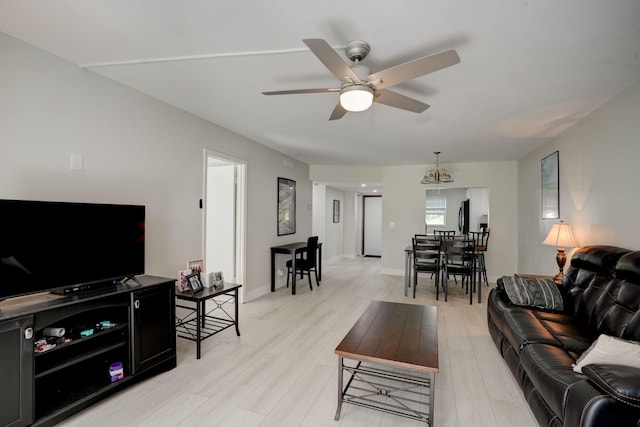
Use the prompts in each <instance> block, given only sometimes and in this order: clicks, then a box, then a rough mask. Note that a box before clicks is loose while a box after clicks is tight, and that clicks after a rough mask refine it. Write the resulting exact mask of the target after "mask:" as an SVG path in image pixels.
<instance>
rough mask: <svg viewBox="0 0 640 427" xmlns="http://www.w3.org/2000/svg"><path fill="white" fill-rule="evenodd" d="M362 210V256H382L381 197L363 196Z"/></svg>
mask: <svg viewBox="0 0 640 427" xmlns="http://www.w3.org/2000/svg"><path fill="white" fill-rule="evenodd" d="M363 204H364V207H363V210H362V223H363V232H362V240H363V242H362V247H363V255H364V256H371V257H380V256H382V197H381V196H364V203H363Z"/></svg>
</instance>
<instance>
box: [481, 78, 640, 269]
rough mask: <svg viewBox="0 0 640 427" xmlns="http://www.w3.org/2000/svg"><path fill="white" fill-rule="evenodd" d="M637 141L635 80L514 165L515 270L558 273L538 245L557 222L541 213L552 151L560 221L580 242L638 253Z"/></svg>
mask: <svg viewBox="0 0 640 427" xmlns="http://www.w3.org/2000/svg"><path fill="white" fill-rule="evenodd" d="M639 136H640V82H638V83H636V84H635V85H634V86H632V87H631V88H629V89H628V90H627V91H625V92H624V93H622V94H621V95H619V96H618V97H616V98H614V99H612V100H611V101H609V102H608V103H607V104H606V105H604V106H602V107H601V108H599V109H598V110H596V111H595V112H593V113H592V114H590V115H589V116H587V117H586V118H584V119H583V120H582V121H581V122H579V123H578V124H577V125H575V126H574V127H572V128H571V129H569V130H568V131H567V132H565V133H563V134H562V135H561V136H559V137H558V138H556V139H555V140H554V141H552V142H550V143H548V144H546V145H545V146H544V147H542V148H540V149H538V150H536V151H534V152H532V153H531V154H529V155H528V156H526V157H525V158H523V159H521V160H520V161H519V162H518V182H519V185H518V211H519V215H518V222H519V233H518V242H519V248H520V250H519V257H518V270H519V271H520V272H523V273H537V274H555V273H557V265H556V263H555V253H556V250H555V248H553V247H551V246H545V245H542V244H541V242H542V241H543V240H544V238H545V237H546V235H547V233H548V232H549V230H550V229H551V226H552V225H553V224H554V223H555V222H557V221H558V220H552V219H541V215H540V209H541V208H540V203H541V201H540V200H541V190H540V161H541V159H542V158H543V157H545V156H547V155H548V154H550V153H552V152H554V151H556V150H558V151H559V163H560V219H562V220H564V221H565V222H566V223H568V224H570V225H571V228H572V230H573V234H574V237H575V239H576V241H577V243H578V245H580V246H586V245H592V244H605V245H614V246H620V247H624V248H628V249H633V250H640V223H639V222H638V218H639V216H640V215H639V214H640V198H638V185H639V184H640V167H639V163H638V162H639V160H640V140H639ZM493 213H494V211H493V207H492V208H491V222H492V226H493V224H494V217H493ZM492 235H493V227H492Z"/></svg>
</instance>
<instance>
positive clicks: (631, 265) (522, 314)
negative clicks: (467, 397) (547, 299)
mask: <svg viewBox="0 0 640 427" xmlns="http://www.w3.org/2000/svg"><path fill="white" fill-rule="evenodd" d="M561 294H562V299H563V303H564V308H563V310H562V311H561V312H558V311H556V312H554V311H549V310H542V309H537V308H530V307H525V306H518V305H514V304H512V303H511V302H510V300H509V298H508V295H507V293H506V291H505V288H504V284H503V283H502V279H499V280H498V283H497V287H496V288H493V289H492V290H491V292H490V294H489V300H488V304H487V318H488V325H489V331H490V334H491V336H492V338H493V340H494V342H495V344H496V346H497V347H498V350H499V351H500V354H501V355H502V357H503V358H504V359H505V362H506V363H507V365H508V366H509V368H510V369H511V372H512V374H513V375H514V377H515V379H516V381H517V382H518V384H519V385H520V387H521V388H522V391H523V393H524V396H525V398H526V400H527V402H528V404H529V406H530V408H531V410H532V412H533V414H534V415H535V417H536V419H537V420H538V422H539V423H540V425H541V426H565V427H569V426H571V427H573V426H634V427H640V368H632V367H627V366H620V365H613V364H609V365H605V364H601V365H600V364H591V365H587V366H586V367H585V368H584V369H583V372H584V373H582V374H580V373H577V372H574V371H573V369H572V364H573V363H575V361H576V359H577V358H578V357H579V356H580V355H581V354H582V353H583V352H584V351H585V350H586V349H588V348H589V346H590V345H591V344H592V342H593V341H595V340H596V339H597V338H598V336H599V335H600V334H606V335H610V336H614V337H619V338H622V339H625V340H632V341H640V251H639V252H632V251H629V250H626V249H622V248H618V247H613V246H589V247H584V248H581V249H579V250H578V251H577V252H576V253H575V254H574V255H573V257H572V259H571V265H570V267H569V268H568V269H567V271H566V274H565V278H564V282H563V285H562V287H561Z"/></svg>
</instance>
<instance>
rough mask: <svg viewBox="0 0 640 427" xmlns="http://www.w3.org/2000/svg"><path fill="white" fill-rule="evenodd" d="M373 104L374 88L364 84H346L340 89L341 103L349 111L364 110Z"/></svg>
mask: <svg viewBox="0 0 640 427" xmlns="http://www.w3.org/2000/svg"><path fill="white" fill-rule="evenodd" d="M371 104H373V89H371V88H370V87H369V86H367V85H364V84H350V85H346V86H344V87H343V88H342V90H341V91H340V105H342V108H344V109H345V110H347V111H353V112H358V111H364V110H366V109H368V108H369V107H371Z"/></svg>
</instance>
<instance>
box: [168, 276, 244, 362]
mask: <svg viewBox="0 0 640 427" xmlns="http://www.w3.org/2000/svg"><path fill="white" fill-rule="evenodd" d="M241 287H242V285H236V284H234V283H225V284H224V286H223V287H221V288H218V289H216V288H204V289H203V290H202V292H198V293H197V294H194V295H192V294H191V293H190V292H179V291H176V298H177V299H179V300H184V301H190V302H195V303H196V304H195V307H193V306H187V305H180V304H178V303H176V307H180V308H184V309H186V310H188V312H187V314H186V315H185V316H183V317H179V316H178V314H177V313H176V332H177V333H178V336H179V337H180V338H185V339H188V340H191V341H195V342H196V343H197V347H196V348H197V358H198V359H200V343H201V342H202V341H204V340H206V339H207V338H209V337H210V336H213V335H215V334H217V333H218V332H221V331H224V330H225V329H227V328H230V327H231V326H234V325H235V327H236V335H238V336H240V329H239V327H238V289H240V288H241ZM214 298H215V299H214ZM208 299H214V302H215V303H216V306H215V307H214V308H212V309H211V310H209V311H206V309H205V302H206V301H207V300H208ZM227 303H234V305H235V317H232V316H231V315H230V314H229V313H227V311H226V310H225V308H224V305H225V304H227ZM217 310H219V311H221V314H220V315H221V316H222V315H224V317H217V316H213V315H211V313H212V312H214V311H217Z"/></svg>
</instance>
